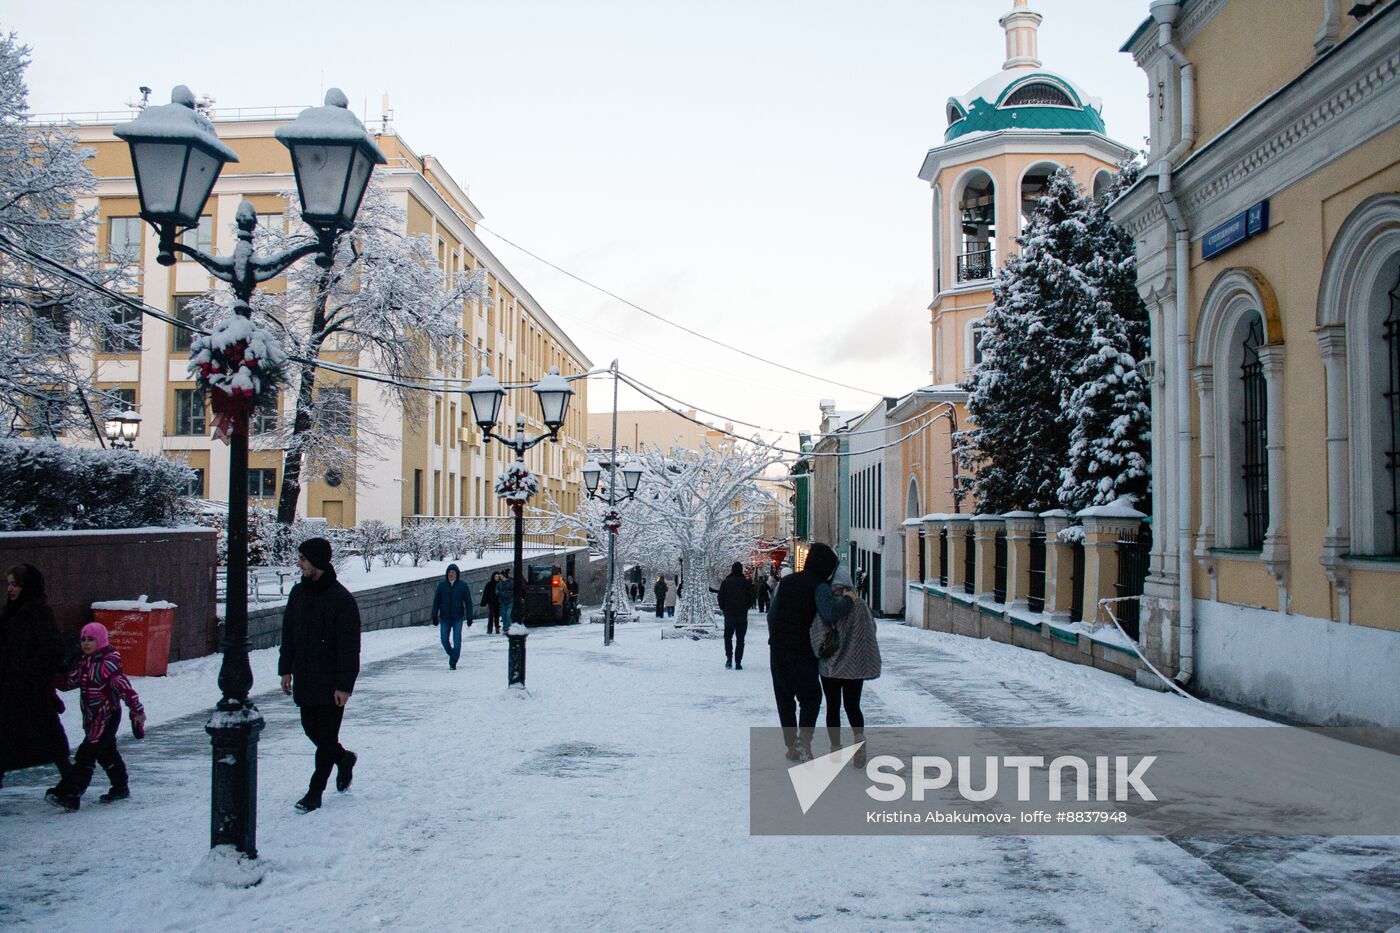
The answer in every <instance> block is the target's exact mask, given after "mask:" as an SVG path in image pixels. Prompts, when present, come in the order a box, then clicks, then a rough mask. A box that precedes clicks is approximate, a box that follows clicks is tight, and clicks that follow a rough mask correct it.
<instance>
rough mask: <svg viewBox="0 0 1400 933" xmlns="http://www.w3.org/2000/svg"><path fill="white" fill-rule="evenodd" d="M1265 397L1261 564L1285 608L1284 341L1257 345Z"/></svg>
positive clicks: (1286, 558) (1286, 608)
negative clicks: (1265, 513)
mask: <svg viewBox="0 0 1400 933" xmlns="http://www.w3.org/2000/svg"><path fill="white" fill-rule="evenodd" d="M1259 362H1260V363H1261V364H1262V366H1263V370H1264V389H1265V395H1266V398H1267V399H1268V405H1269V411H1268V432H1269V433H1268V439H1267V448H1266V449H1267V451H1268V465H1269V527H1268V530H1267V531H1266V532H1265V533H1264V550H1263V557H1264V566H1265V567H1266V568H1267V569H1268V571H1269V574H1270V575H1271V576H1272V577H1273V578H1274V582H1275V583H1277V584H1278V589H1279V593H1278V600H1279V604H1278V608H1279V612H1285V613H1286V612H1287V611H1288V514H1287V512H1286V511H1285V509H1286V508H1287V503H1288V497H1287V495H1285V492H1286V479H1285V475H1284V463H1283V344H1270V345H1268V346H1264V347H1260V348H1259Z"/></svg>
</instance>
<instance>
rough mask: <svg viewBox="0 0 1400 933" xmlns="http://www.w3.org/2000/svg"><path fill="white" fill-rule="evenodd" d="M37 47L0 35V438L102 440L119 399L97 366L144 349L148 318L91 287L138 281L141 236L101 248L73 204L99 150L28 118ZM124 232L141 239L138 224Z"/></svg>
mask: <svg viewBox="0 0 1400 933" xmlns="http://www.w3.org/2000/svg"><path fill="white" fill-rule="evenodd" d="M28 66H29V48H28V47H27V46H25V45H23V44H21V43H20V41H19V40H18V39H17V38H16V37H15V34H14V33H9V34H8V35H4V34H0V249H3V253H0V435H12V434H17V433H20V432H26V431H27V432H29V433H30V434H33V435H35V436H47V437H53V436H54V435H56V434H57V433H58V432H60V431H64V430H69V429H76V430H78V431H80V432H82V433H84V434H86V433H87V432H92V433H93V434H95V435H97V436H99V437H100V436H102V427H101V425H102V423H103V420H104V418H105V416H106V414H107V411H108V410H109V409H112V408H115V407H117V406H118V403H119V400H118V398H117V397H116V395H115V393H111V394H103V393H102V392H100V391H98V390H96V389H95V387H94V385H93V380H92V367H91V365H90V361H91V359H92V354H93V353H94V352H95V351H98V350H102V349H122V350H125V349H128V348H138V347H139V346H140V342H141V314H140V311H138V310H136V309H133V308H130V307H128V306H126V305H122V304H119V303H117V302H114V301H112V300H111V299H109V298H107V297H105V296H104V295H103V294H102V293H101V291H100V290H96V289H88V288H83V287H81V286H79V285H77V284H75V283H74V281H73V280H72V279H71V278H69V277H67V276H65V275H64V274H63V271H62V270H65V269H66V270H69V271H71V272H72V273H76V274H77V275H80V276H82V277H85V278H87V279H88V280H90V281H92V282H93V283H96V284H97V285H100V286H105V287H110V288H120V287H122V286H124V285H126V284H128V283H129V277H130V275H131V269H132V265H133V264H132V262H131V260H132V257H133V254H136V253H139V250H140V241H139V239H137V240H134V241H127V240H121V241H118V240H117V238H116V237H115V236H112V237H109V238H108V241H107V244H106V247H107V248H106V252H105V254H104V255H99V254H98V253H97V251H96V248H95V247H96V242H97V238H96V235H95V234H96V231H97V220H96V212H95V211H93V210H79V209H77V208H75V207H74V205H75V204H76V203H78V200H79V199H80V198H82V197H83V196H85V195H88V194H90V193H91V191H92V189H93V188H94V185H95V182H94V179H93V176H92V173H91V172H89V171H88V168H87V159H88V156H90V155H91V154H92V153H91V150H89V149H85V148H83V147H81V146H79V145H78V142H77V140H76V139H75V138H74V137H73V135H72V134H70V133H67V132H65V131H64V130H63V129H62V128H61V127H57V126H47V125H39V124H36V123H34V122H32V121H31V119H30V114H29V89H28V87H27V86H26V84H25V78H24V75H25V70H26V69H27V68H28ZM122 232H123V234H126V233H134V235H135V236H136V237H139V236H140V234H141V228H140V227H139V226H136V225H133V226H132V227H130V228H123V231H122Z"/></svg>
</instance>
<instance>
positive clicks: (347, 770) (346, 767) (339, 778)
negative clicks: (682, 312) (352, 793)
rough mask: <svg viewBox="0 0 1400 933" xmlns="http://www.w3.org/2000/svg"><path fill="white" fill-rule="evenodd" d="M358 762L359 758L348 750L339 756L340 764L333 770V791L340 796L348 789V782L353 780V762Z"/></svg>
mask: <svg viewBox="0 0 1400 933" xmlns="http://www.w3.org/2000/svg"><path fill="white" fill-rule="evenodd" d="M359 760H360V756H359V755H356V754H355V753H354V752H352V751H350V750H349V749H346V750H345V754H344V755H342V756H341V758H340V764H339V765H337V766H336V769H335V789H336V790H338V791H340V792H341V793H342V794H343V793H345V792H346V791H347V790H349V789H350V782H351V781H353V780H354V779H355V762H357V761H359Z"/></svg>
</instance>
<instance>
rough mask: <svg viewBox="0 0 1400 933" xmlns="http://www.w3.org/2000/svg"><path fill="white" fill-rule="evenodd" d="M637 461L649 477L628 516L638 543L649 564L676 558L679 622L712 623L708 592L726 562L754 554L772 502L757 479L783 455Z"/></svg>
mask: <svg viewBox="0 0 1400 933" xmlns="http://www.w3.org/2000/svg"><path fill="white" fill-rule="evenodd" d="M638 459H640V461H641V464H642V466H643V468H644V469H645V471H646V472H645V473H644V474H643V478H642V483H641V486H640V488H641V490H642V491H641V492H640V493H639V494H638V496H637V500H636V508H634V509H632V510H631V514H630V515H629V517H628V521H629V522H630V523H632V524H635V526H636V530H635V536H636V538H635V541H634V546H635V547H637V548H638V551H639V553H643V554H644V553H647V552H652V553H651V558H652V559H651V561H650V564H651V566H666V565H667V564H668V563H669V561H667V560H665V559H664V558H663V555H665V554H667V553H669V554H671V555H674V557H675V558H676V559H677V564H678V566H679V567H680V569H681V572H682V574H683V581H682V582H683V583H684V587H683V589H682V590H681V598H680V602H679V603H677V606H676V610H677V611H676V621H677V624H678V625H682V626H693V625H698V624H703V623H712V622H713V615H712V613H711V611H710V609H711V607H712V606H713V604H714V600H713V599H712V598H711V596H710V592H709V588H710V587H711V586H714V585H715V584H716V581H718V580H719V579H720V577H721V576H723V575H724V573H725V572H726V571H727V570H728V568H729V564H731V563H732V562H734V561H736V560H743V559H745V558H747V557H748V556H749V555H750V554H751V553H752V551H753V547H754V544H755V540H756V535H755V531H754V529H755V527H761V526H760V525H759V523H760V522H761V520H762V516H763V514H764V512H765V511H766V509H767V508H768V502H769V497H768V496H767V495H766V494H765V493H764V492H763V491H762V490H760V489H759V487H758V484H757V483H756V482H755V480H756V479H757V478H758V477H759V476H760V475H761V474H762V473H763V471H764V470H765V469H767V468H768V467H769V466H770V465H771V464H773V463H775V462H777V459H778V456H777V454H776V453H774V452H773V450H772V449H771V448H769V447H767V446H764V445H762V444H759V443H754V444H732V445H728V444H727V445H724V446H720V447H710V446H708V445H703V446H701V448H700V449H699V450H688V449H685V448H679V447H677V448H673V449H672V450H671V451H670V452H662V451H660V450H658V449H656V448H652V449H649V450H645V451H643V452H642V453H641V454H639V455H638Z"/></svg>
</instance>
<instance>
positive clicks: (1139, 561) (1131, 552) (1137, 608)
mask: <svg viewBox="0 0 1400 933" xmlns="http://www.w3.org/2000/svg"><path fill="white" fill-rule="evenodd" d="M1151 555H1152V526H1151V525H1143V526H1142V527H1141V528H1139V529H1138V530H1137V531H1129V532H1125V533H1123V534H1122V535H1120V536H1119V538H1118V580H1117V582H1116V583H1115V584H1114V589H1115V590H1116V592H1117V595H1118V597H1119V598H1126V597H1132V596H1141V595H1142V591H1143V584H1144V583H1146V581H1147V567H1148V563H1149V562H1150V560H1151ZM1121 606H1122V608H1121V610H1120V616H1119V620H1118V621H1119V623H1120V624H1121V625H1122V627H1123V632H1124V633H1125V634H1126V635H1128V636H1129V637H1130V638H1132V639H1134V640H1136V639H1137V637H1138V626H1139V623H1140V620H1141V616H1142V602H1141V600H1137V599H1130V600H1129V601H1127V602H1124V603H1122V604H1121Z"/></svg>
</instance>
